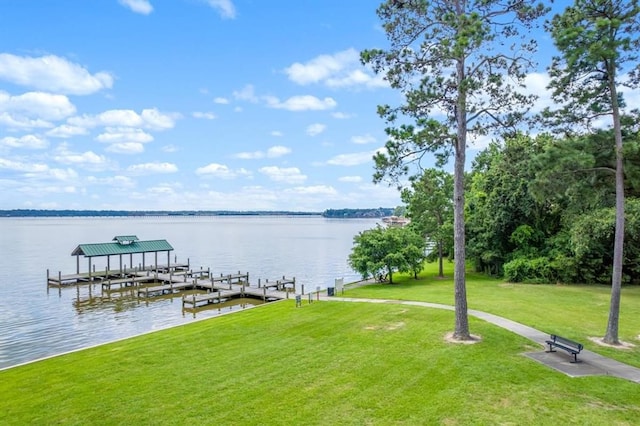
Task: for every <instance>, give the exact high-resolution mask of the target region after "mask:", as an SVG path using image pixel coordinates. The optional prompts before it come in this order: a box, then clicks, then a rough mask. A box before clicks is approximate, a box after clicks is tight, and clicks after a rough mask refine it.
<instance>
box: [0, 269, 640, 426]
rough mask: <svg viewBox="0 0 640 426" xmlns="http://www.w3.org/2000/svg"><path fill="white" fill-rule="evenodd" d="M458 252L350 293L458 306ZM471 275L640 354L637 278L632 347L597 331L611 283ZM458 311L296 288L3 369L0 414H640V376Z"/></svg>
mask: <svg viewBox="0 0 640 426" xmlns="http://www.w3.org/2000/svg"><path fill="white" fill-rule="evenodd" d="M452 265H453V264H452V263H448V264H446V265H445V266H446V267H445V278H438V277H437V265H436V264H428V265H427V268H426V269H425V271H423V272H422V273H421V274H420V278H419V279H418V280H415V279H413V278H412V277H410V276H400V275H399V276H398V278H397V281H396V280H394V281H396V284H393V285H389V284H384V283H372V284H370V285H358V286H353V287H352V286H349V285H347V286H346V288H345V289H346V291H345V294H344V296H345V297H349V298H379V299H397V300H418V301H430V302H435V303H446V304H449V305H451V303H452V299H453V294H452V292H453V290H452V288H453V287H452V285H453V279H452V271H453V267H452ZM468 289H469V303H470V308H471V309H478V310H481V311H485V312H491V313H494V314H496V315H500V316H504V317H506V318H509V319H513V320H515V321H518V322H521V323H523V324H526V325H530V326H532V327H535V328H537V329H539V330H542V331H545V332H555V333H558V334H561V335H566V336H567V337H569V338H572V339H575V340H577V341H580V342H582V343H584V345H585V347H586V348H587V349H589V350H592V351H594V352H597V353H600V354H602V355H604V356H608V357H611V358H614V359H617V360H619V361H622V362H626V363H629V364H632V365H636V366H640V361H638V359H640V357H639V356H638V355H639V354H640V348H639V346H638V341H639V340H640V335H638V333H639V332H638V330H640V288H638V287H636V286H633V287H625V288H624V289H623V292H622V305H623V307H624V309H623V310H622V312H621V321H620V325H621V330H620V331H621V337H622V339H623V340H627V341H631V342H635V343H636V346H635V347H633V348H631V349H628V350H624V351H623V350H619V349H613V348H607V347H601V346H598V345H597V344H595V343H593V342H592V341H590V340H589V337H591V336H597V335H600V334H601V333H602V331H603V329H604V328H603V327H604V325H603V324H604V321H605V320H606V312H607V304H606V303H603V302H605V301H606V299H607V298H608V290H609V289H608V287H607V286H598V285H541V284H511V283H506V282H504V281H503V280H499V279H495V278H490V277H486V276H483V275H480V274H477V273H473V272H469V273H468ZM550 299H552V300H555V301H558V302H559V303H554V304H548V303H545V302H546V301H548V300H550ZM453 324H454V313H453V312H451V311H446V310H437V309H428V308H424V307H419V306H410V305H399V304H392V303H376V304H371V303H326V302H317V301H314V302H313V303H303V305H302V307H296V306H295V304H294V301H292V300H290V301H286V300H285V301H282V302H277V303H274V304H270V305H263V306H261V307H260V308H259V309H249V310H245V311H239V312H236V313H234V314H232V315H224V316H220V317H215V318H210V319H206V320H202V321H198V322H194V323H190V324H186V325H181V326H176V327H172V328H169V329H165V330H161V331H157V332H153V333H148V334H145V335H141V336H136V337H133V338H129V339H125V340H121V341H118V342H114V343H110V344H105V345H100V346H96V347H92V348H89V349H86V350H82V351H78V352H73V353H70V354H66V355H61V356H58V357H54V358H49V359H45V360H43V361H38V362H33V363H30V364H27V365H22V366H19V367H15V368H11V369H8V370H3V371H0V423H2V424H8V425H13V424H16V425H17V424H35V423H39V424H44V423H47V424H91V423H100V424H124V423H135V424H186V423H195V424H496V423H497V424H507V423H513V422H514V421H517V422H518V423H521V424H535V423H541V422H543V421H545V420H548V416H549V413H550V412H554V413H556V414H557V416H559V417H558V420H560V421H562V420H564V421H569V422H570V423H575V424H594V425H598V424H602V425H605V424H634V423H635V422H636V421H637V418H638V416H639V415H640V406H638V404H637V398H638V395H639V392H640V390H639V388H638V384H636V383H632V382H629V381H626V380H623V379H617V378H614V377H608V376H590V377H575V378H572V377H568V376H566V375H564V374H562V373H559V372H557V371H555V370H552V369H550V368H548V367H547V366H545V365H542V364H540V363H538V362H536V361H534V360H531V359H529V358H528V357H525V356H523V353H524V352H535V351H542V350H544V348H542V347H537V346H536V345H533V344H532V343H531V342H530V341H529V340H527V339H525V338H523V337H521V336H518V335H515V334H513V333H511V332H509V331H507V330H504V329H501V328H499V327H497V326H494V325H491V324H489V323H486V322H484V321H482V320H479V319H476V318H471V319H470V328H471V331H472V332H473V333H474V334H477V335H480V336H482V342H480V343H479V344H476V345H452V344H450V343H448V342H447V341H446V339H445V336H446V335H447V333H449V332H450V331H451V330H452V327H453ZM559 396H561V398H559ZM123 398H124V399H123ZM603 408H604V409H603Z"/></svg>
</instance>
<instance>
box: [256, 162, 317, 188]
mask: <svg viewBox="0 0 640 426" xmlns="http://www.w3.org/2000/svg"><path fill="white" fill-rule="evenodd" d="M258 171H259V172H260V173H262V174H264V175H266V176H268V177H269V179H271V180H272V181H275V182H285V183H290V184H292V185H295V184H300V183H303V182H304V181H305V180H307V176H306V175H303V174H302V173H301V172H300V169H298V168H297V167H277V166H267V167H261V168H260V169H259V170H258Z"/></svg>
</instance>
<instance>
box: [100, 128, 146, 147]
mask: <svg viewBox="0 0 640 426" xmlns="http://www.w3.org/2000/svg"><path fill="white" fill-rule="evenodd" d="M96 140H97V141H98V142H104V143H123V142H137V143H139V144H141V143H147V142H151V141H153V136H151V135H150V134H149V133H147V132H145V131H144V130H142V129H134V128H130V127H107V128H105V133H101V134H99V135H98V136H96Z"/></svg>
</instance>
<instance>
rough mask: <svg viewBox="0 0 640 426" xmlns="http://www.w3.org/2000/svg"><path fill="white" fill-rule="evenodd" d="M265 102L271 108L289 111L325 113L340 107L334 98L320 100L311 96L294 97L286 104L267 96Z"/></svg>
mask: <svg viewBox="0 0 640 426" xmlns="http://www.w3.org/2000/svg"><path fill="white" fill-rule="evenodd" d="M265 100H266V102H267V106H269V107H270V108H276V109H285V110H288V111H310V110H312V111H323V110H327V109H331V108H335V106H336V105H338V104H337V103H336V101H335V100H334V99H333V98H328V97H327V98H324V99H318V98H316V97H315V96H311V95H304V96H293V97H291V98H289V99H287V100H286V101H284V102H281V101H280V100H279V99H278V98H276V97H275V96H267V97H265Z"/></svg>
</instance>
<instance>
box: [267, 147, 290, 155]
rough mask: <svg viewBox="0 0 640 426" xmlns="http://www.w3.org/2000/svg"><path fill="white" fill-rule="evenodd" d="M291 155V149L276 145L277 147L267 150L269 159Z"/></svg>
mask: <svg viewBox="0 0 640 426" xmlns="http://www.w3.org/2000/svg"><path fill="white" fill-rule="evenodd" d="M290 153H291V148H287V147H286V146H282V145H276V146H272V147H271V148H269V149H268V150H267V157H269V158H278V157H282V156H283V155H287V154H290Z"/></svg>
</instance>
